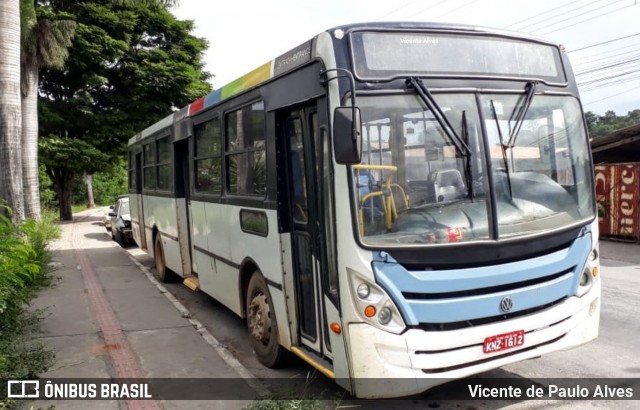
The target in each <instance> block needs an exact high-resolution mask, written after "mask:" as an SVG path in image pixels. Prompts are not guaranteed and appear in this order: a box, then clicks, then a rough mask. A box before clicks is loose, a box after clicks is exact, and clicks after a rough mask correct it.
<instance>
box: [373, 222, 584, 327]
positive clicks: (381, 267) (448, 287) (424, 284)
mask: <svg viewBox="0 0 640 410" xmlns="http://www.w3.org/2000/svg"><path fill="white" fill-rule="evenodd" d="M590 251H591V235H590V234H589V235H584V236H582V237H580V238H578V239H576V240H575V241H574V242H573V244H572V245H571V246H570V247H569V248H568V249H563V250H560V251H557V252H554V253H551V254H549V255H545V256H540V257H536V258H531V259H527V260H523V261H519V262H512V263H505V264H500V265H494V266H483V267H478V268H472V269H452V270H440V271H411V272H409V271H407V270H405V269H404V268H403V267H402V266H401V265H399V264H397V263H387V262H382V261H379V260H377V261H374V262H373V263H372V265H373V270H374V274H375V276H376V281H377V282H378V283H379V284H380V285H382V286H383V287H384V288H385V289H386V290H387V292H388V293H389V294H390V296H391V297H392V299H394V301H395V302H396V304H397V306H398V308H399V309H400V311H401V312H402V314H403V316H404V318H405V321H406V322H407V324H409V325H417V324H419V323H451V322H459V321H464V320H474V319H480V318H485V317H492V316H496V315H500V314H503V313H504V312H502V311H500V301H501V299H502V298H503V297H504V296H507V295H508V296H510V297H511V299H512V300H513V309H512V311H511V312H517V311H520V310H525V309H530V308H533V307H536V306H541V305H544V304H546V303H550V302H554V301H556V300H558V299H561V298H563V297H565V296H571V295H573V294H574V293H575V290H576V288H577V284H578V281H579V279H580V274H581V273H582V270H583V269H584V266H585V263H586V260H587V256H588V255H589V252H590ZM562 272H567V273H566V274H563V275H560V276H558V275H556V277H554V278H553V279H550V280H549V281H544V282H542V283H538V284H533V285H529V286H527V285H523V287H521V288H517V287H516V288H515V289H510V290H500V291H495V292H487V293H486V294H476V295H472V296H456V297H449V298H448V297H446V294H447V293H451V292H464V291H465V290H474V289H480V288H491V287H495V286H502V285H509V284H513V283H518V282H525V281H527V280H535V279H538V278H544V277H545V276H551V275H554V274H558V273H562ZM403 293H406V294H411V295H412V296H411V297H412V299H410V300H407V298H406V297H405V295H403ZM437 294H445V295H437ZM430 295H432V296H434V297H430ZM420 296H423V297H420ZM441 296H445V297H441Z"/></svg>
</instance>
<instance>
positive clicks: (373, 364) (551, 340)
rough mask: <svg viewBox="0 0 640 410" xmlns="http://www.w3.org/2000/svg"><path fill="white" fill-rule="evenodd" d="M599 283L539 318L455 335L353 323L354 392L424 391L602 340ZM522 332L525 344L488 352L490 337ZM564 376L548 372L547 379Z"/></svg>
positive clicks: (365, 395)
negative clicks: (393, 330)
mask: <svg viewBox="0 0 640 410" xmlns="http://www.w3.org/2000/svg"><path fill="white" fill-rule="evenodd" d="M600 282H601V281H600V280H598V281H596V283H594V286H593V288H592V289H591V290H590V291H589V292H588V293H587V294H586V295H584V296H583V297H581V298H578V297H571V298H568V299H567V300H566V301H564V302H563V303H561V304H559V305H556V306H554V307H552V308H549V309H547V310H544V311H541V312H538V313H536V314H532V315H528V316H524V317H520V318H515V319H511V320H506V321H503V322H498V323H493V324H488V325H482V326H476V327H470V328H465V329H460V330H452V331H424V330H421V329H409V330H407V331H405V332H404V333H403V334H401V335H394V334H391V333H387V332H385V331H382V330H379V329H377V328H374V327H372V326H370V325H368V324H364V323H352V324H350V325H349V339H350V340H352V341H354V342H353V343H354V344H357V348H355V347H353V346H352V348H351V349H350V351H351V363H352V378H353V388H354V390H355V394H356V396H358V397H361V398H385V397H401V396H408V395H412V394H417V393H421V392H423V391H425V390H428V389H430V388H431V387H435V386H437V385H440V384H443V383H446V382H447V381H450V380H452V379H458V378H462V377H467V376H471V375H474V374H478V373H481V372H485V371H488V370H491V369H495V368H498V367H501V366H504V365H507V364H509V363H514V362H518V361H521V360H526V359H531V358H535V357H538V356H541V355H544V354H546V353H550V352H554V351H557V350H566V349H570V348H573V347H576V346H579V345H581V344H584V343H586V342H588V341H590V340H593V339H595V338H596V337H597V336H598V327H599V318H600V286H601V285H600ZM518 330H524V331H525V339H524V344H523V345H521V346H518V347H517V348H512V349H507V350H502V351H498V352H494V353H488V354H487V353H484V352H483V344H484V340H485V339H486V338H487V337H490V336H495V335H499V334H504V333H508V332H512V331H518ZM560 376H561V375H556V374H549V375H548V377H560Z"/></svg>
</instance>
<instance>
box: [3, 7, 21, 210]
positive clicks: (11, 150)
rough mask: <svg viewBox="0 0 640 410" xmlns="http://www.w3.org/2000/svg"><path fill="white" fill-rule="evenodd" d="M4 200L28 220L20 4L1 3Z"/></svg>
mask: <svg viewBox="0 0 640 410" xmlns="http://www.w3.org/2000/svg"><path fill="white" fill-rule="evenodd" d="M0 56H1V58H0V90H2V92H0V199H4V200H5V201H6V202H7V204H8V205H9V207H10V208H11V209H12V210H13V212H12V219H13V220H14V221H21V220H23V219H24V198H23V193H22V150H21V148H22V146H21V143H20V136H21V134H20V129H21V122H22V119H21V116H20V4H19V0H2V1H0Z"/></svg>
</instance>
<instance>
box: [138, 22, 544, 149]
mask: <svg viewBox="0 0 640 410" xmlns="http://www.w3.org/2000/svg"><path fill="white" fill-rule="evenodd" d="M366 29H372V30H376V29H407V30H412V29H413V30H417V29H422V30H424V29H432V30H441V31H451V32H467V33H469V32H476V33H486V34H495V35H499V36H505V37H517V38H520V39H525V40H531V41H536V42H542V43H546V44H550V45H557V44H554V43H551V42H549V41H548V40H545V39H543V38H540V37H536V36H532V35H528V34H523V33H518V32H514V31H508V30H501V29H494V28H489V27H480V26H471V25H464V24H452V23H435V22H371V23H357V24H348V25H343V26H338V27H333V28H330V29H328V30H326V31H325V32H328V33H335V32H336V30H342V31H343V32H345V33H348V32H349V31H352V30H366ZM325 32H322V33H320V34H318V35H316V36H314V37H313V38H311V39H310V40H308V41H306V42H304V43H302V44H300V45H299V46H297V47H295V48H293V49H291V50H289V51H287V52H286V53H284V54H282V55H281V56H279V57H277V58H275V59H273V60H271V61H269V62H267V63H265V64H263V65H261V66H260V67H258V68H256V69H254V70H253V71H250V72H248V73H247V74H245V75H243V76H242V77H239V78H237V79H236V80H234V81H232V82H230V83H228V84H226V85H224V86H222V87H220V88H218V89H217V90H215V91H212V92H210V93H209V94H207V95H205V96H204V97H200V98H198V99H197V100H195V101H193V102H192V103H190V104H189V105H187V106H185V107H183V108H182V109H180V110H178V111H175V112H173V113H171V114H169V115H168V116H166V117H165V118H163V119H161V120H160V121H158V122H156V123H155V124H153V125H151V126H149V127H147V128H145V129H144V130H143V131H141V132H139V133H138V134H136V135H135V136H133V137H132V138H131V139H129V142H128V144H129V145H132V144H135V143H136V142H138V141H140V140H142V139H144V138H146V137H148V136H150V135H153V134H155V133H156V132H158V131H160V130H162V129H164V128H166V127H168V126H170V125H172V124H173V123H174V122H177V121H179V120H181V119H182V118H184V117H187V116H192V115H195V114H197V113H199V112H201V111H203V110H206V109H208V108H210V107H213V106H214V105H216V104H218V103H219V102H221V101H223V100H226V99H228V98H230V97H232V96H234V95H236V94H239V93H241V92H243V91H247V90H249V89H251V88H253V87H255V86H257V85H259V84H262V83H264V82H266V81H268V80H270V79H271V78H273V77H276V76H278V75H280V74H282V73H285V72H287V71H289V70H291V69H293V68H295V67H297V66H300V65H302V64H304V63H306V62H308V61H310V60H311V59H312V57H313V56H312V55H311V53H312V48H311V45H312V43H313V41H314V40H315V39H316V38H317V37H318V36H320V35H322V34H323V33H325Z"/></svg>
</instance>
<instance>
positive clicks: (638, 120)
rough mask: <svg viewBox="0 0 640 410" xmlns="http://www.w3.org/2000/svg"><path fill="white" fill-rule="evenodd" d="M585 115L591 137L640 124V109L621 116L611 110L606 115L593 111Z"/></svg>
mask: <svg viewBox="0 0 640 410" xmlns="http://www.w3.org/2000/svg"><path fill="white" fill-rule="evenodd" d="M584 115H585V118H586V120H587V126H588V127H589V134H590V135H591V137H601V136H604V135H608V134H611V133H612V132H614V131H616V130H619V129H622V128H626V127H630V126H632V125H635V124H640V109H635V110H633V111H629V112H628V113H627V115H620V116H619V115H616V113H615V111H611V110H609V111H607V112H606V113H605V114H604V115H597V114H594V113H592V112H591V111H587V112H586V113H585V114H584Z"/></svg>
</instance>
